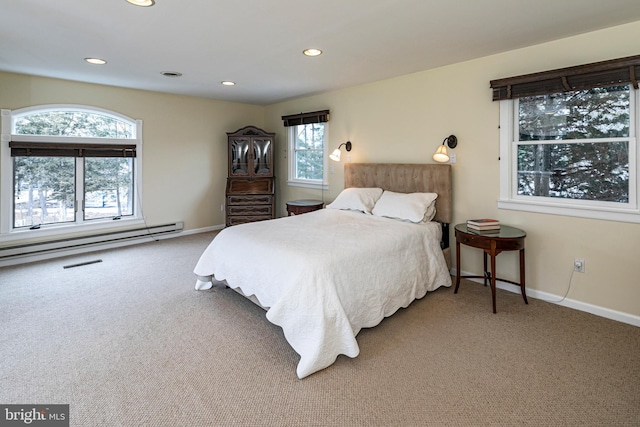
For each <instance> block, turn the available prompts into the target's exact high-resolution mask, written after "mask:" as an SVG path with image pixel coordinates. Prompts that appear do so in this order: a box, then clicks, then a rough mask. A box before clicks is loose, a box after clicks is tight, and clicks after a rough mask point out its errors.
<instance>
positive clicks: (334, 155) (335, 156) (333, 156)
mask: <svg viewBox="0 0 640 427" xmlns="http://www.w3.org/2000/svg"><path fill="white" fill-rule="evenodd" d="M329 158H330V159H331V160H333V161H334V162H339V161H340V149H339V148H336V149H335V150H333V153H331V154H329Z"/></svg>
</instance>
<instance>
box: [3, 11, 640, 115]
mask: <svg viewBox="0 0 640 427" xmlns="http://www.w3.org/2000/svg"><path fill="white" fill-rule="evenodd" d="M639 20H640V2H639V1H638V0H606V1H603V0H535V1H533V0H483V1H478V0H458V1H451V0H368V1H365V0H322V1H308V0H253V1H251V0H224V1H220V0H189V1H186V0H156V4H155V6H152V7H138V6H133V5H131V4H129V3H127V2H126V1H125V0H108V1H106V0H103V1H95V0H94V1H87V0H55V1H54V0H50V1H49V0H47V1H43V0H20V1H10V0H0V70H2V71H10V72H16V73H24V74H31V75H36V76H46V77H54V78H62V79H69V80H75V81H81V82H90V83H99V84H105V85H113V86H121V87H127V88H137V89H144V90H151V91H158V92H167V93H174V94H182V95H190V96H198V97H205V98H214V99H220V100H227V101H237V102H243V103H252V104H259V105H266V104H271V103H275V102H279V101H284V100H287V99H293V98H297V97H301V96H307V95H311V94H316V93H321V92H325V91H329V90H335V89H340V88H345V87H349V86H354V85H358V84H363V83H368V82H373V81H377V80H382V79H386V78H391V77H395V76H400V75H403V74H409V73H413V72H417V71H422V70H426V69H430V68H434V67H439V66H443V65H447V64H452V63H456V62H460V61H465V60H470V59H474V58H479V57H483V56H487V55H491V54H495V53H499V52H504V51H508V50H513V49H518V48H522V47H525V46H530V45H534V44H538V43H543V42H547V41H551V40H555V39H559V38H564V37H568V36H573V35H577V34H580V33H585V32H590V31H594V30H598V29H602V28H606V27H610V26H615V25H619V24H624V23H628V22H634V21H639ZM311 47H313V48H318V49H322V50H323V52H324V53H323V54H322V55H321V56H318V57H315V58H310V57H306V56H304V55H303V54H302V51H303V50H304V49H306V48H311ZM86 57H98V58H102V59H105V60H106V61H107V64H106V65H90V64H88V63H86V62H85V61H84V58H86ZM576 65H577V64H576ZM163 71H171V72H174V71H175V72H179V73H182V76H181V77H165V76H163V75H162V74H161V72H163ZM223 80H231V81H234V82H236V85H235V86H229V87H228V86H223V85H221V84H220V82H221V81H223Z"/></svg>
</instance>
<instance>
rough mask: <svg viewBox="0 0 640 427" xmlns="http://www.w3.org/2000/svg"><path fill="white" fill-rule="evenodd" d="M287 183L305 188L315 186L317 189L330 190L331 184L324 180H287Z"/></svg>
mask: <svg viewBox="0 0 640 427" xmlns="http://www.w3.org/2000/svg"><path fill="white" fill-rule="evenodd" d="M287 184H288V185H289V186H291V187H303V188H313V189H316V190H328V189H329V184H326V183H322V182H305V181H292V180H289V181H287Z"/></svg>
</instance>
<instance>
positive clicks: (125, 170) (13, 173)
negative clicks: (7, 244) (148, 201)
mask: <svg viewBox="0 0 640 427" xmlns="http://www.w3.org/2000/svg"><path fill="white" fill-rule="evenodd" d="M141 127H142V122H141V121H136V120H134V119H131V118H129V117H126V116H123V115H121V114H118V113H115V112H112V111H108V110H103V109H99V108H95V107H88V106H80V105H45V106H36V107H29V108H23V109H20V110H13V111H11V110H2V130H3V135H2V209H3V210H2V224H1V227H2V234H7V233H11V232H18V231H19V232H22V231H26V230H44V229H50V230H51V229H56V228H58V229H59V228H61V227H62V226H65V228H66V229H68V226H69V225H75V226H83V228H104V227H105V226H109V225H110V224H113V221H114V220H130V219H136V218H138V216H139V215H138V212H139V206H138V201H139V200H140V194H139V190H140V188H141V185H140V184H141V182H140V175H141V173H140V166H141V162H140V160H139V159H140V154H141V153H140V149H141V146H142V139H141V135H142V129H141ZM7 130H10V132H11V133H10V134H8V133H6V132H7ZM114 225H116V224H114ZM96 226H98V227H96Z"/></svg>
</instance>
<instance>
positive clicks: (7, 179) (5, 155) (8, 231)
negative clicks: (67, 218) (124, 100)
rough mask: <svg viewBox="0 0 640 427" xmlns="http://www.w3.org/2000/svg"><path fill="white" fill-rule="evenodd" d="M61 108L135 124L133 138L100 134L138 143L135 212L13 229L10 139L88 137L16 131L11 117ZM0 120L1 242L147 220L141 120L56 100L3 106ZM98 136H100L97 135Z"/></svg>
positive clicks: (71, 139)
mask: <svg viewBox="0 0 640 427" xmlns="http://www.w3.org/2000/svg"><path fill="white" fill-rule="evenodd" d="M60 109H67V110H68V109H72V110H83V111H90V112H100V113H103V114H106V115H110V116H113V117H116V118H118V119H122V120H126V121H129V122H133V123H135V124H136V135H135V137H134V138H133V139H113V138H99V141H100V142H104V143H108V144H123V145H129V144H132V143H134V144H135V145H136V157H135V167H134V180H135V185H134V200H135V203H134V212H133V215H132V216H129V217H124V218H122V219H119V220H115V221H114V220H112V219H103V220H101V219H95V220H91V221H90V222H83V221H82V220H80V221H78V222H75V223H61V224H47V225H44V226H42V227H41V228H40V229H37V230H30V229H24V228H20V229H13V221H12V219H13V212H12V211H11V210H12V207H13V202H12V199H13V161H12V159H11V149H10V148H9V142H11V141H34V140H37V141H40V142H46V141H52V142H53V141H56V142H71V143H73V142H79V141H81V140H82V141H86V140H87V139H82V138H77V137H51V136H32V135H15V134H13V128H12V117H13V116H14V115H18V114H24V113H26V112H29V111H47V110H60ZM0 124H1V127H2V134H1V135H0V169H1V171H0V181H1V182H0V203H1V206H0V218H1V219H0V243H4V242H19V241H23V240H37V239H39V238H44V237H53V236H61V235H68V234H71V233H86V232H91V231H104V230H110V229H117V228H120V229H121V228H123V227H129V226H135V225H141V224H144V223H145V221H144V217H143V213H142V206H141V205H142V145H143V144H142V120H136V119H132V118H130V117H127V116H124V115H122V114H119V113H116V112H114V111H109V110H105V109H101V108H97V107H91V106H85V105H71V104H55V105H40V106H32V107H26V108H22V109H19V110H8V109H2V110H1V111H0ZM95 140H98V138H94V142H96V141H95ZM81 190H82V189H76V198H78V197H81V196H79V195H80V194H82V193H81Z"/></svg>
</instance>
